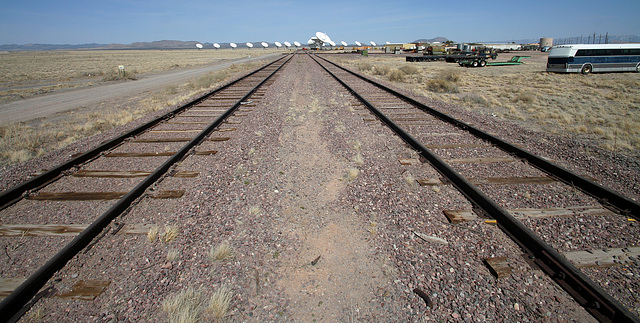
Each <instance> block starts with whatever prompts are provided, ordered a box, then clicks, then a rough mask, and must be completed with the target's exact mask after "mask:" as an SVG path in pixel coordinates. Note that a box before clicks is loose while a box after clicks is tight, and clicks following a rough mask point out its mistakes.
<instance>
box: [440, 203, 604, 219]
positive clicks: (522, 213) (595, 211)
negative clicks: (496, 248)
mask: <svg viewBox="0 0 640 323" xmlns="http://www.w3.org/2000/svg"><path fill="white" fill-rule="evenodd" d="M507 211H508V212H509V213H511V214H512V215H513V216H514V217H515V218H517V219H525V218H535V219H544V218H554V217H571V216H578V215H581V214H582V215H588V216H605V215H612V214H614V213H613V212H612V211H610V210H608V209H605V208H602V207H598V206H574V207H566V208H549V209H509V210H507ZM442 212H444V214H445V216H446V217H447V219H449V222H451V223H461V222H465V221H473V220H476V219H478V215H477V214H476V213H475V212H474V211H473V210H443V211H442Z"/></svg>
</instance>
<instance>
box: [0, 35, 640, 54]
mask: <svg viewBox="0 0 640 323" xmlns="http://www.w3.org/2000/svg"><path fill="white" fill-rule="evenodd" d="M591 38H593V35H591ZM591 38H590V37H589V35H584V36H576V37H567V38H556V39H554V44H565V43H566V44H568V43H573V44H575V43H578V42H587V41H589V40H591V41H593V40H592V39H591ZM604 38H605V36H604V35H596V43H597V42H599V41H602V42H604ZM608 39H609V43H640V37H638V36H635V35H609V36H608ZM448 40H449V39H447V38H446V37H436V38H431V39H424V38H423V39H417V40H414V41H413V42H414V43H435V42H441V43H444V42H446V41H448ZM539 41H540V39H516V40H502V41H483V43H512V42H513V43H516V44H528V43H537V42H539ZM252 43H253V45H254V47H258V48H259V47H261V46H260V42H259V41H258V42H252ZM267 43H268V44H269V47H275V44H274V43H270V42H267ZM196 44H202V45H203V46H204V48H209V49H212V48H213V43H201V42H197V41H180V40H160V41H153V42H136V43H131V44H95V43H91V44H79V45H69V44H64V45H57V44H24V45H17V44H11V45H0V51H38V50H74V49H104V50H109V49H193V48H196ZM219 44H220V48H231V46H230V44H229V43H219ZM303 46H306V44H303ZM349 46H351V45H349ZM238 47H245V48H246V45H245V44H244V43H238Z"/></svg>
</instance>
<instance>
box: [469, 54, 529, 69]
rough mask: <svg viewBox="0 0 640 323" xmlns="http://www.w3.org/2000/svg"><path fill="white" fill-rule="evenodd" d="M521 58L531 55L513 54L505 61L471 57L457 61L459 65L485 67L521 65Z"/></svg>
mask: <svg viewBox="0 0 640 323" xmlns="http://www.w3.org/2000/svg"><path fill="white" fill-rule="evenodd" d="M523 58H531V56H513V57H511V59H510V60H508V61H506V62H489V63H488V62H487V61H486V60H485V59H483V58H473V59H467V60H464V61H460V62H458V64H460V66H465V67H485V66H506V65H522V64H524V62H522V61H521V60H522V59H523Z"/></svg>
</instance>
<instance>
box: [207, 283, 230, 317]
mask: <svg viewBox="0 0 640 323" xmlns="http://www.w3.org/2000/svg"><path fill="white" fill-rule="evenodd" d="M231 298H233V295H232V294H231V291H230V290H229V288H227V287H226V286H221V287H220V288H218V290H216V291H215V292H213V294H212V295H211V298H209V307H208V308H207V310H208V311H209V312H210V313H212V314H213V316H214V317H216V318H219V319H221V318H223V317H225V316H227V313H228V312H229V306H230V305H231Z"/></svg>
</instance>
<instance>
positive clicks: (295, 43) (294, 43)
mask: <svg viewBox="0 0 640 323" xmlns="http://www.w3.org/2000/svg"><path fill="white" fill-rule="evenodd" d="M293 45H295V46H296V47H300V46H302V45H301V44H300V43H299V42H297V41H294V42H293Z"/></svg>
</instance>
